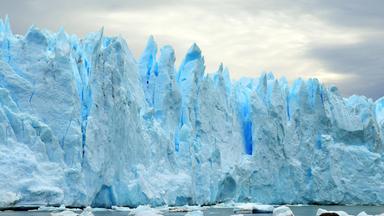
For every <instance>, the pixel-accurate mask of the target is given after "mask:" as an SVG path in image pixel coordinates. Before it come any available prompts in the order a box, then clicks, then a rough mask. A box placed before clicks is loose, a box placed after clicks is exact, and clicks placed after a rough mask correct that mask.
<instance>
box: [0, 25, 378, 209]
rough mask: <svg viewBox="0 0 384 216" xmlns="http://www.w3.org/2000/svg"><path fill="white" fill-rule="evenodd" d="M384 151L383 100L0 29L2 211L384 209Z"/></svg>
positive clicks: (190, 55)
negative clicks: (251, 205)
mask: <svg viewBox="0 0 384 216" xmlns="http://www.w3.org/2000/svg"><path fill="white" fill-rule="evenodd" d="M223 49H225V47H223ZM383 139H384V98H381V99H379V100H377V101H372V99H369V98H366V97H364V96H351V97H349V98H344V97H342V96H341V95H340V94H339V92H338V90H337V88H336V87H330V88H327V87H326V86H324V85H323V84H322V83H321V82H320V81H319V80H317V79H309V80H303V79H298V80H296V81H295V82H293V83H288V82H287V81H286V79H285V78H279V79H278V78H276V77H274V75H273V74H272V73H268V74H262V75H260V77H258V78H243V79H240V80H237V81H233V80H231V79H230V77H229V71H228V69H227V68H226V67H224V66H223V65H220V67H219V68H218V70H217V71H216V72H214V73H206V71H205V65H204V57H203V54H202V52H201V50H200V48H199V47H198V46H197V45H196V44H193V45H192V47H191V48H190V49H189V51H188V52H187V54H186V56H185V58H184V59H183V61H182V63H181V64H180V66H179V67H175V51H174V50H173V48H172V47H171V46H168V45H167V46H164V47H162V48H160V49H158V47H157V44H156V42H155V40H154V39H153V37H150V39H149V40H148V45H147V47H146V49H145V50H144V52H143V54H142V56H141V58H140V59H139V60H138V61H137V60H136V59H134V57H133V55H132V53H131V52H130V50H129V48H128V45H127V43H126V41H125V40H124V39H122V38H121V37H109V36H105V35H104V33H103V30H100V31H98V32H95V33H91V34H88V35H87V36H85V37H84V38H78V37H77V36H75V35H69V34H67V33H66V32H65V31H64V30H63V29H60V30H59V31H58V32H56V33H53V32H50V31H48V30H42V29H39V28H37V27H31V28H30V29H29V30H28V32H27V33H26V34H25V35H15V34H13V33H12V31H11V26H10V24H9V20H8V19H6V20H5V21H4V22H3V21H1V22H0V205H1V206H2V207H7V206H24V205H28V206H30V205H35V206H42V205H48V204H49V205H55V206H56V205H61V204H64V205H66V206H79V207H80V206H88V205H90V206H92V207H100V208H110V207H112V206H129V207H137V206H139V205H146V204H149V205H152V206H159V205H170V206H174V205H176V206H183V205H196V204H197V205H203V204H215V203H218V202H228V201H234V202H257V203H269V204H279V203H324V204H335V203H337V204H384V183H383V179H384V163H383V159H384V157H383V150H384V148H383Z"/></svg>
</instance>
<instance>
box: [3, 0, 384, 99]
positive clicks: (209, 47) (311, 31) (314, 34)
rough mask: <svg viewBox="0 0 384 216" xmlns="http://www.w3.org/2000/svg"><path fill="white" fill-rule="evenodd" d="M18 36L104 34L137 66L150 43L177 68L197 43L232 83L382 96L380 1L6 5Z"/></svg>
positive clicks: (51, 0)
mask: <svg viewBox="0 0 384 216" xmlns="http://www.w3.org/2000/svg"><path fill="white" fill-rule="evenodd" d="M5 15H9V18H10V20H11V25H12V30H13V32H14V33H18V34H25V33H26V32H27V30H28V28H29V27H30V26H31V25H32V24H33V25H35V26H37V27H39V28H42V29H49V30H51V31H58V30H59V28H60V27H64V28H65V30H66V31H67V32H68V33H69V34H77V35H80V36H84V35H86V34H87V33H89V32H95V31H98V30H100V29H101V27H104V32H105V33H106V34H107V35H109V36H122V37H123V38H125V39H126V41H127V43H128V46H129V48H130V49H131V51H132V53H133V54H134V55H135V57H136V59H138V58H139V57H140V55H141V53H142V51H143V49H144V48H145V45H146V41H147V39H148V37H149V36H150V35H153V36H154V37H155V40H156V41H157V43H158V45H159V46H160V47H161V46H164V45H168V44H169V45H172V46H173V47H174V49H175V52H176V58H177V61H176V64H178V63H180V62H181V60H182V59H183V56H184V55H185V53H186V51H187V50H188V48H189V47H190V46H191V45H192V44H193V43H197V44H198V46H199V47H200V48H201V49H202V51H203V55H204V56H205V63H206V71H207V72H215V71H216V70H217V69H218V66H219V64H220V63H223V64H224V65H225V66H226V67H228V69H229V71H230V75H231V78H232V79H239V78H241V77H257V76H259V75H260V74H262V73H263V72H273V73H274V74H275V76H277V77H281V76H285V77H286V78H287V79H288V80H289V81H293V80H294V79H297V78H299V77H301V78H304V79H308V78H314V77H315V78H318V79H319V80H320V81H321V82H322V83H324V84H325V85H327V86H329V85H336V86H337V87H338V88H339V91H340V93H341V94H342V95H344V96H349V95H352V94H358V95H365V96H367V97H371V98H373V99H374V100H375V99H378V98H380V97H381V96H384V1H382V0H366V1H362V0H337V1H334V0H321V1H317V0H316V1H315V0H296V1H290V0H284V1H283V0H269V1H264V0H167V1H165V0H147V1H146V0H108V1H106V0H83V1H80V0H65V1H63V0H61V1H56V0H0V16H1V17H3V18H4V17H5Z"/></svg>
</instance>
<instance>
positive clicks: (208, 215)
mask: <svg viewBox="0 0 384 216" xmlns="http://www.w3.org/2000/svg"><path fill="white" fill-rule="evenodd" d="M290 208H291V209H292V211H293V213H294V214H295V216H312V215H313V216H315V215H316V212H317V209H319V208H323V209H327V210H333V211H345V212H347V213H349V214H351V215H357V214H358V213H360V212H362V211H365V212H366V213H367V214H369V215H376V214H380V213H384V206H290ZM203 211H204V215H205V216H230V215H233V214H234V213H233V209H232V208H209V209H206V210H203ZM128 214H129V213H128V212H119V211H97V212H94V215H95V216H128ZM185 214H186V213H184V212H182V213H165V215H166V216H184V215H185ZM271 215H272V214H244V216H271ZM0 216H50V213H49V212H38V211H16V212H14V211H5V212H0Z"/></svg>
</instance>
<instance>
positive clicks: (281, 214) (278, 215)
mask: <svg viewBox="0 0 384 216" xmlns="http://www.w3.org/2000/svg"><path fill="white" fill-rule="evenodd" d="M272 214H273V216H294V214H293V212H292V210H291V209H290V208H289V207H288V206H279V207H277V208H274V209H273V213H272Z"/></svg>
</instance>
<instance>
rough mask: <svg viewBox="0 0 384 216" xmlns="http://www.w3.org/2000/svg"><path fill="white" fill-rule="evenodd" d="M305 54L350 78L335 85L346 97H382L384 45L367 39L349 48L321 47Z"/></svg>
mask: <svg viewBox="0 0 384 216" xmlns="http://www.w3.org/2000/svg"><path fill="white" fill-rule="evenodd" d="M308 55H309V56H310V57H313V58H315V59H319V60H320V61H322V62H323V64H325V66H326V67H328V68H329V69H330V70H331V71H334V72H336V73H339V74H344V75H351V76H349V77H350V78H348V76H346V79H345V80H343V81H342V82H340V83H337V85H338V86H339V87H340V88H341V90H342V92H344V94H346V95H350V94H363V95H367V96H370V97H372V98H373V99H377V98H379V97H381V96H383V95H384V86H383V85H384V43H383V42H382V40H381V39H380V38H367V39H366V40H365V41H362V42H359V43H356V44H351V45H323V46H319V47H315V48H313V49H312V50H311V51H310V52H309V53H308Z"/></svg>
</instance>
